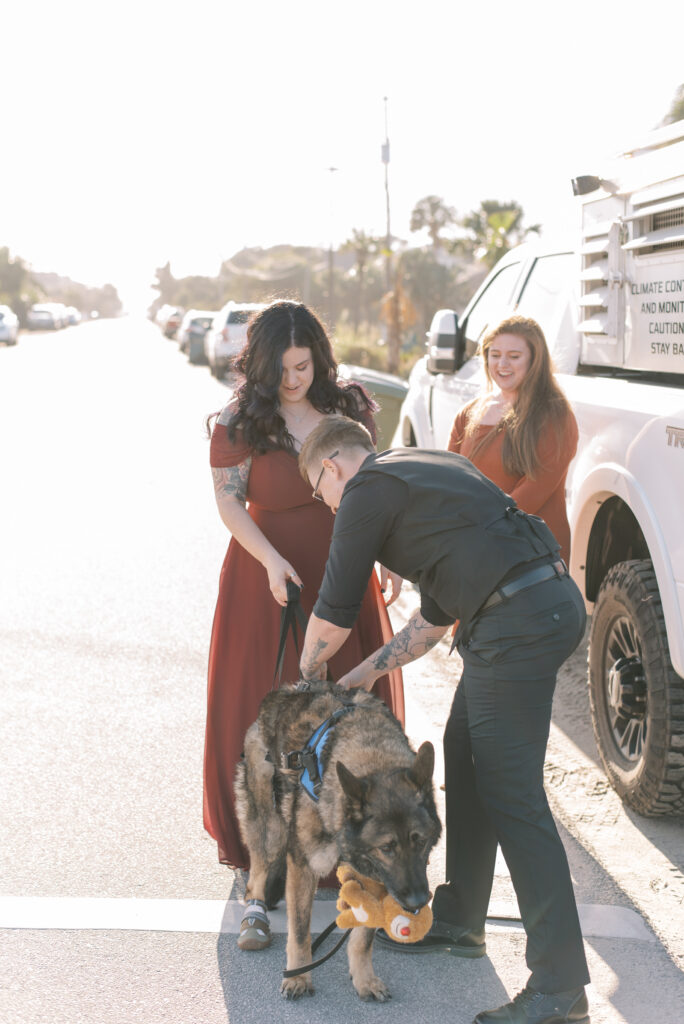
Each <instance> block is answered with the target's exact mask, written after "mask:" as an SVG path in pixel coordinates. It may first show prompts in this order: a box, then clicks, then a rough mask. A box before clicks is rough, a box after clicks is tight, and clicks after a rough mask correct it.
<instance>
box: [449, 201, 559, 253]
mask: <svg viewBox="0 0 684 1024" xmlns="http://www.w3.org/2000/svg"><path fill="white" fill-rule="evenodd" d="M523 216H524V214H523V208H522V206H521V205H520V203H516V202H515V201H514V200H511V201H510V202H508V203H500V202H499V201H498V200H497V199H483V200H482V202H481V203H480V208H479V210H473V211H472V212H471V213H469V214H468V215H467V216H466V217H464V218H463V220H462V221H461V227H463V228H465V230H466V232H467V236H466V238H465V239H459V240H458V242H456V243H455V247H457V248H459V249H461V250H462V249H465V250H466V251H468V252H469V253H470V254H471V255H474V256H475V257H477V259H480V260H482V262H483V263H485V264H486V265H487V266H488V267H489V268H490V269H491V268H492V267H493V266H494V264H495V263H497V262H498V261H499V260H500V259H501V257H502V256H504V255H505V254H506V253H507V252H508V251H509V249H512V248H513V246H514V245H519V244H520V243H521V242H522V241H523V239H525V238H526V237H527V235H528V234H529V233H530V232H531V231H534V232H537V233H539V231H540V230H541V225H539V224H534V225H532V226H531V227H527V228H526V227H523V224H522V219H523Z"/></svg>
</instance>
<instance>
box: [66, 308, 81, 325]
mask: <svg viewBox="0 0 684 1024" xmlns="http://www.w3.org/2000/svg"><path fill="white" fill-rule="evenodd" d="M66 318H67V323H68V324H69V326H70V327H75V326H76V324H80V322H81V314H80V313H79V311H78V310H77V309H76V307H75V306H67V307H66Z"/></svg>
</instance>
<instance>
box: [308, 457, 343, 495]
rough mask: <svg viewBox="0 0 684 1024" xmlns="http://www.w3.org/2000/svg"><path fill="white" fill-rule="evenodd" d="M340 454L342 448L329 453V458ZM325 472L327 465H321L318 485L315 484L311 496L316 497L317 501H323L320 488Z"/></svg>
mask: <svg viewBox="0 0 684 1024" xmlns="http://www.w3.org/2000/svg"><path fill="white" fill-rule="evenodd" d="M339 454H340V449H339V448H338V449H337V451H336V452H333V453H332V455H329V456H328V458H329V459H334V458H336V457H337V456H338V455H339ZM324 473H325V466H322V467H321V471H320V473H319V474H318V480H317V481H316V485H315V487H314V489H313V491H312V492H311V497H312V498H315V499H316V501H323V498H321V496H320V494H319V493H318V488H319V487H320V486H321V480H322V479H323V474H324Z"/></svg>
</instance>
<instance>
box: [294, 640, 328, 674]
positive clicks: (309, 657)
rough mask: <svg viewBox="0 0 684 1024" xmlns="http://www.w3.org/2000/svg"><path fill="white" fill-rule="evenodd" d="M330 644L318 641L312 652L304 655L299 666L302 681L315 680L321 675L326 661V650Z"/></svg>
mask: <svg viewBox="0 0 684 1024" xmlns="http://www.w3.org/2000/svg"><path fill="white" fill-rule="evenodd" d="M327 646H328V644H327V643H326V641H325V640H321V639H318V640H316V641H315V643H314V644H313V647H312V649H311V650H310V651H304V652H303V653H302V660H301V663H300V666H299V673H300V675H301V677H302V679H315V678H316V677H317V675H318V673H319V670H320V667H321V664H322V663H323V662H324V661H325V658H326V654H325V650H326V648H327Z"/></svg>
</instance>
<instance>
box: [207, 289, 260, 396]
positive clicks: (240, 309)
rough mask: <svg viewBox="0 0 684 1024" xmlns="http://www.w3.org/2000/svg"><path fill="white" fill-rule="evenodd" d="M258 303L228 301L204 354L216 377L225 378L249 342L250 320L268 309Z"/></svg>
mask: <svg viewBox="0 0 684 1024" xmlns="http://www.w3.org/2000/svg"><path fill="white" fill-rule="evenodd" d="M265 308H266V307H265V304H264V303H259V302H233V301H231V302H227V303H226V304H225V306H224V307H223V309H222V310H221V311H220V312H219V313H217V314H216V316H215V317H214V320H213V323H212V325H211V327H210V328H209V330H208V331H207V333H206V334H205V336H204V354H205V356H206V360H207V362H208V363H209V369H210V370H211V372H212V374H213V375H214V377H222V376H223V375H224V374H225V373H226V372H227V371H228V370H229V369H230V367H231V365H232V364H233V361H234V359H235V357H236V356H237V355H238V354H239V352H240V351H241V349H242V347H243V345H244V344H245V341H246V340H247V324H248V323H249V320H250V317H251V316H252V315H253V314H254V313H257V312H259V310H261V309H265Z"/></svg>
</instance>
